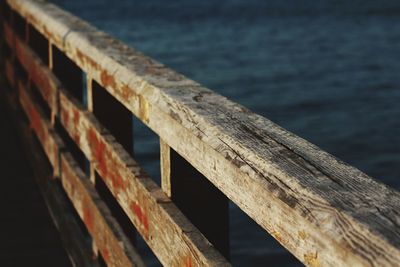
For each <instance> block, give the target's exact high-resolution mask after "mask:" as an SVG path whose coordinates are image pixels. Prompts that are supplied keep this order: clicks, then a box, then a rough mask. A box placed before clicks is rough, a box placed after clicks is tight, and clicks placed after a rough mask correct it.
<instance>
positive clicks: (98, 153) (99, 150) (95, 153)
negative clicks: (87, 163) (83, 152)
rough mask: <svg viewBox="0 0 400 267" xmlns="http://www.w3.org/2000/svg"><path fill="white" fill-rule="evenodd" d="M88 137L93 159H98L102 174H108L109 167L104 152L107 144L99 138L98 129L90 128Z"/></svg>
mask: <svg viewBox="0 0 400 267" xmlns="http://www.w3.org/2000/svg"><path fill="white" fill-rule="evenodd" d="M87 138H88V140H89V144H90V146H91V151H92V157H93V159H94V160H96V161H97V164H98V167H99V170H100V172H101V173H102V175H104V176H107V174H108V168H107V162H106V155H105V153H104V152H105V150H106V144H105V143H104V142H102V141H101V140H99V138H98V137H97V133H96V131H95V130H93V129H92V128H90V129H89V131H88V136H87Z"/></svg>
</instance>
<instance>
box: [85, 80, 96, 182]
mask: <svg viewBox="0 0 400 267" xmlns="http://www.w3.org/2000/svg"><path fill="white" fill-rule="evenodd" d="M86 107H87V109H88V111H90V112H93V79H92V77H91V76H90V75H89V74H87V75H86ZM89 165H90V166H89V168H90V170H89V177H90V181H91V182H92V183H93V184H96V171H95V169H94V164H93V162H92V161H90V163H89Z"/></svg>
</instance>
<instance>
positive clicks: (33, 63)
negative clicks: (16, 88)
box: [4, 22, 60, 118]
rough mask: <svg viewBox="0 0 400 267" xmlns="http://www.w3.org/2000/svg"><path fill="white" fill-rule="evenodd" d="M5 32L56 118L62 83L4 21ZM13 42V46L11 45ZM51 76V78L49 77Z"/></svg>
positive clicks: (8, 41) (9, 42)
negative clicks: (58, 90)
mask: <svg viewBox="0 0 400 267" xmlns="http://www.w3.org/2000/svg"><path fill="white" fill-rule="evenodd" d="M4 32H7V34H6V40H7V43H8V44H9V45H10V47H13V48H14V51H15V53H16V56H17V58H18V60H19V62H20V63H21V65H22V66H23V67H24V69H25V70H26V72H27V73H28V76H29V79H30V80H32V81H33V83H34V84H35V85H36V87H37V88H38V89H39V92H40V93H41V95H42V97H43V99H44V100H45V101H46V102H47V104H48V105H49V107H50V110H51V114H52V115H51V117H52V118H54V116H55V113H56V111H57V109H58V108H57V89H58V87H60V83H59V82H58V81H57V80H56V79H55V78H54V74H53V73H52V72H51V71H50V70H49V69H47V68H43V66H44V64H43V63H42V62H41V60H40V59H39V57H38V56H36V55H35V53H34V52H32V51H31V50H30V49H27V45H26V44H25V42H24V41H22V40H21V39H20V38H19V37H18V36H16V35H15V34H14V33H13V32H12V29H11V28H10V26H9V24H8V23H6V22H5V23H4ZM11 44H13V46H11ZM49 76H50V77H51V78H50V79H49V78H48V77H49Z"/></svg>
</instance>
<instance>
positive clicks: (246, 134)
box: [7, 0, 400, 266]
mask: <svg viewBox="0 0 400 267" xmlns="http://www.w3.org/2000/svg"><path fill="white" fill-rule="evenodd" d="M7 2H8V3H9V4H10V5H11V6H12V7H13V8H14V9H15V10H16V11H17V12H19V13H20V14H21V15H22V16H24V17H26V18H28V20H29V21H30V22H31V23H32V24H33V25H34V26H35V27H36V28H37V29H38V30H39V31H40V32H42V33H43V34H44V35H45V36H46V37H47V38H49V39H50V40H51V41H52V43H54V45H56V46H57V47H58V48H59V49H61V50H63V51H64V52H65V53H66V54H67V55H68V56H69V57H70V58H71V59H72V60H73V61H75V63H76V64H78V65H79V66H80V67H81V68H82V69H83V70H84V71H85V72H87V73H88V74H90V75H91V77H92V78H93V79H94V80H96V81H97V82H98V83H100V84H101V85H102V86H104V87H105V88H106V89H107V90H108V91H109V92H110V93H111V94H112V95H114V96H115V98H117V99H118V100H119V101H120V102H121V103H122V104H124V105H125V106H126V107H127V108H128V109H129V110H131V111H132V112H133V113H134V114H135V115H136V116H137V117H138V118H140V119H141V120H142V121H143V122H144V123H145V124H146V125H148V126H149V127H150V128H151V129H152V130H153V131H155V132H156V133H157V134H158V135H159V136H160V138H162V139H163V140H164V141H165V143H166V144H168V145H169V146H170V147H171V148H173V149H174V150H175V151H177V152H178V153H179V154H180V155H182V156H183V157H184V158H185V159H186V160H187V161H189V162H190V163H191V164H192V165H193V166H194V167H196V168H197V169H198V170H199V171H200V172H201V173H203V174H204V175H205V176H206V177H207V178H208V179H209V180H210V181H211V182H213V183H214V184H215V185H216V186H217V187H218V188H219V189H220V190H221V191H222V192H224V193H225V194H226V195H227V196H228V197H229V198H230V199H231V200H232V201H234V202H235V203H236V204H237V205H238V206H239V207H240V208H242V209H243V210H244V211H245V212H246V213H247V214H248V215H249V216H250V217H251V218H253V219H254V220H255V221H256V222H257V223H258V224H260V225H261V226H262V227H263V228H264V229H266V230H267V231H268V232H269V233H271V234H272V235H273V236H274V237H275V238H276V239H277V240H278V241H279V242H280V243H281V244H283V245H284V246H285V247H286V248H287V249H288V250H289V251H291V252H292V253H293V254H294V255H295V256H296V257H297V258H299V259H300V260H301V261H302V262H303V263H305V264H306V265H312V266H318V265H324V266H342V265H347V266H349V265H351V266H396V265H398V263H399V262H400V194H399V192H397V191H395V190H393V189H391V188H388V187H387V186H385V185H383V184H381V183H379V182H377V181H376V180H374V179H372V178H371V177H369V176H367V175H366V174H364V173H362V172H361V171H359V170H357V169H356V168H354V167H352V166H349V165H347V164H346V163H344V162H341V161H340V160H338V159H336V158H335V157H333V156H332V155H330V154H328V153H327V152H325V151H322V150H321V149H319V148H318V147H316V146H314V145H312V144H310V143H309V142H307V141H305V140H303V139H301V138H299V137H298V136H295V135H294V134H292V133H290V132H288V131H286V130H284V129H282V128H280V127H279V126H277V125H276V124H274V123H272V122H271V121H269V120H268V119H266V118H263V117H261V116H259V115H257V114H254V113H252V112H251V111H249V110H248V109H246V108H244V107H242V106H240V105H238V104H236V103H233V102H231V101H229V100H227V99H226V98H224V97H222V96H220V95H218V94H216V93H214V92H212V91H210V90H209V89H207V88H204V87H201V86H200V85H199V84H197V83H195V82H193V81H191V80H189V79H187V78H185V77H184V76H182V75H180V74H177V73H175V72H173V71H172V70H170V69H168V68H166V67H165V66H163V65H162V64H160V63H158V62H156V61H154V60H152V59H150V58H147V57H145V56H143V55H142V54H141V53H139V52H137V51H135V50H133V49H131V48H129V47H127V46H126V45H124V44H122V43H121V42H119V41H116V40H115V39H114V38H112V37H110V36H108V35H107V34H105V33H102V32H99V31H97V30H96V29H94V28H93V27H91V26H90V25H88V24H87V23H85V22H82V21H80V20H79V19H78V18H76V17H74V16H72V15H70V14H69V13H67V12H64V11H62V10H60V9H58V8H57V7H55V6H54V5H51V4H48V3H44V2H40V1H33V0H28V1H23V0H8V1H7Z"/></svg>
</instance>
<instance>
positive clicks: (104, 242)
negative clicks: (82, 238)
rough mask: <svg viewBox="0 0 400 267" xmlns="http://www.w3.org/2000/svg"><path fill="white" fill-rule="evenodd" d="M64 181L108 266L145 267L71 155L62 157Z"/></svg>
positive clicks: (64, 185)
mask: <svg viewBox="0 0 400 267" xmlns="http://www.w3.org/2000/svg"><path fill="white" fill-rule="evenodd" d="M61 170H62V171H61V181H62V185H63V187H64V189H65V191H66V193H67V195H68V197H69V198H70V200H71V201H72V203H73V205H74V207H75V209H76V211H77V212H78V214H79V216H80V217H81V219H82V220H83V222H84V223H85V225H86V227H87V229H88V231H89V233H90V235H91V236H92V237H93V240H94V242H95V244H96V246H97V248H98V250H99V251H100V253H101V255H102V257H103V259H104V261H105V263H106V264H107V266H121V267H123V266H144V263H143V262H142V260H141V258H140V256H139V255H138V253H137V251H136V250H135V249H134V248H133V247H132V245H131V244H130V242H129V240H128V239H127V238H126V236H125V235H124V233H123V231H122V229H121V228H120V226H119V225H118V223H117V222H116V220H115V219H114V218H113V217H112V215H111V212H110V211H109V209H108V208H107V206H106V205H105V204H104V203H103V201H102V200H101V199H100V197H99V195H98V194H97V192H96V190H95V188H94V186H93V184H92V183H91V181H90V180H89V179H88V178H87V177H85V175H84V173H83V172H82V170H81V169H80V168H79V167H78V165H77V163H76V162H75V161H74V159H73V158H72V156H71V155H70V154H69V153H63V154H62V155H61Z"/></svg>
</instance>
